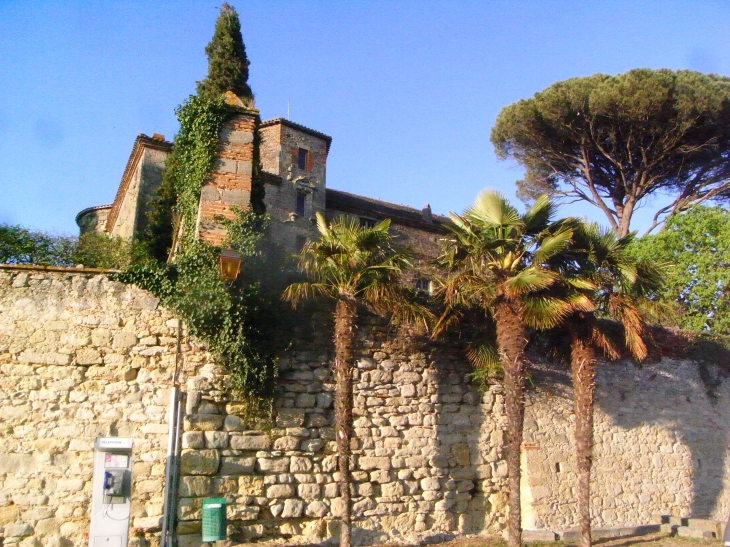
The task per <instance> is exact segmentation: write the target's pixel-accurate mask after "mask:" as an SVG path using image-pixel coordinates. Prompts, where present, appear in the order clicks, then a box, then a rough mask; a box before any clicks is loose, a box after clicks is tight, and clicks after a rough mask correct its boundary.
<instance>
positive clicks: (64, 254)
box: [0, 224, 76, 266]
mask: <svg viewBox="0 0 730 547" xmlns="http://www.w3.org/2000/svg"><path fill="white" fill-rule="evenodd" d="M75 250H76V238H75V237H69V236H54V235H50V234H47V233H46V232H41V231H38V230H29V229H28V228H23V227H22V226H11V225H8V224H0V264H36V265H41V266H73V265H74V251H75Z"/></svg>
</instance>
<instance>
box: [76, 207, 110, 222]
mask: <svg viewBox="0 0 730 547" xmlns="http://www.w3.org/2000/svg"><path fill="white" fill-rule="evenodd" d="M112 205H113V203H110V204H109V205H95V206H94V207H87V208H86V209H83V210H82V211H79V213H78V214H77V215H76V224H78V223H79V219H80V218H81V217H82V216H84V215H85V214H86V213H90V212H91V211H101V210H102V209H111V208H112Z"/></svg>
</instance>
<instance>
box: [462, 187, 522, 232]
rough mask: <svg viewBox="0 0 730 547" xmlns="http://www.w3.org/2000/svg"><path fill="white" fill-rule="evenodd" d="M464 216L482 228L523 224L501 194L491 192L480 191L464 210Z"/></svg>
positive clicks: (515, 210)
mask: <svg viewBox="0 0 730 547" xmlns="http://www.w3.org/2000/svg"><path fill="white" fill-rule="evenodd" d="M464 216H465V217H466V218H468V219H469V220H470V221H471V222H474V223H476V224H477V225H481V226H484V227H492V228H494V227H498V228H509V227H512V226H517V225H520V224H523V222H522V218H521V217H520V214H519V213H518V212H517V209H515V208H514V207H513V206H512V205H510V203H509V202H508V201H507V200H506V199H504V197H503V196H502V194H500V193H499V192H495V191H493V190H482V191H481V192H479V194H478V195H477V199H476V200H475V201H474V203H473V204H472V205H471V206H470V207H469V208H468V209H467V210H466V212H465V213H464Z"/></svg>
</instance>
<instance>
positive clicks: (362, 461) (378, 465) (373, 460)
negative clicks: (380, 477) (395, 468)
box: [358, 456, 390, 471]
mask: <svg viewBox="0 0 730 547" xmlns="http://www.w3.org/2000/svg"><path fill="white" fill-rule="evenodd" d="M358 467H359V468H360V469H362V470H364V471H368V470H370V469H384V470H388V469H390V458H385V457H373V456H361V457H360V458H359V459H358Z"/></svg>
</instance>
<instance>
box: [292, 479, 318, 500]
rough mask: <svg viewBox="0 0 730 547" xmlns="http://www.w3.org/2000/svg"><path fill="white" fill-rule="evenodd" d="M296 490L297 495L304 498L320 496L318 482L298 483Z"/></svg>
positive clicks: (311, 498) (312, 498) (313, 498)
mask: <svg viewBox="0 0 730 547" xmlns="http://www.w3.org/2000/svg"><path fill="white" fill-rule="evenodd" d="M297 492H298V494H299V497H300V498H302V499H305V500H316V499H319V498H320V497H321V491H320V486H319V484H311V483H310V484H300V485H299V486H298V487H297Z"/></svg>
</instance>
